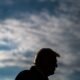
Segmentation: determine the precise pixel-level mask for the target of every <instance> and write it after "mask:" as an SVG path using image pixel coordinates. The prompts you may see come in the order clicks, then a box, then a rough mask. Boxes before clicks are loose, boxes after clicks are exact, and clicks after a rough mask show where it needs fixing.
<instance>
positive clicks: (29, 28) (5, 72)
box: [0, 0, 80, 80]
mask: <svg viewBox="0 0 80 80" xmlns="http://www.w3.org/2000/svg"><path fill="white" fill-rule="evenodd" d="M43 47H48V48H51V49H53V50H55V51H56V52H58V53H59V54H60V55H61V58H59V59H58V64H59V67H58V68H57V70H56V72H55V74H54V75H53V76H50V77H49V78H50V80H80V0H0V80H14V79H15V77H16V75H17V74H18V73H19V72H20V71H22V70H24V69H29V68H30V67H31V66H32V65H33V63H34V59H35V56H36V54H37V52H38V51H39V49H41V48H43Z"/></svg>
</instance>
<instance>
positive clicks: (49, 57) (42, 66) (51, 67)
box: [15, 48, 60, 80]
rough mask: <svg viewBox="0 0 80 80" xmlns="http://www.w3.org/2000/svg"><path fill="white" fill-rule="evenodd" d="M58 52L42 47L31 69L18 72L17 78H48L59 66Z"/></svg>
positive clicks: (26, 79) (23, 79)
mask: <svg viewBox="0 0 80 80" xmlns="http://www.w3.org/2000/svg"><path fill="white" fill-rule="evenodd" d="M56 57H60V55H59V54H58V53H56V52H55V51H53V50H52V49H50V48H42V49H41V50H40V51H39V52H38V54H37V56H36V59H35V64H34V66H32V67H31V68H30V70H24V71H22V72H20V73H19V74H18V76H17V77H16V79H15V80H48V76H50V75H52V74H54V71H55V69H56V67H57V58H56Z"/></svg>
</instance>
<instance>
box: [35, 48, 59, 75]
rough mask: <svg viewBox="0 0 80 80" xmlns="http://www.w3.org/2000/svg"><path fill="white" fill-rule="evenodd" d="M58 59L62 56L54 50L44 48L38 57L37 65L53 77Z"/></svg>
mask: <svg viewBox="0 0 80 80" xmlns="http://www.w3.org/2000/svg"><path fill="white" fill-rule="evenodd" d="M57 57H60V55H59V54H58V53H56V52H55V51H53V50H52V49H50V48H42V49H41V50H40V51H39V52H38V54H37V56H36V60H35V65H36V66H38V67H40V68H41V69H42V70H43V72H44V73H45V74H46V75H48V76H49V75H52V74H54V71H55V68H56V67H57Z"/></svg>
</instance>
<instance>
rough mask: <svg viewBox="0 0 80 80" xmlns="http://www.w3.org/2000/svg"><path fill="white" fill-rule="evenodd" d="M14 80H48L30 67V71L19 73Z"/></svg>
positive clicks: (34, 68)
mask: <svg viewBox="0 0 80 80" xmlns="http://www.w3.org/2000/svg"><path fill="white" fill-rule="evenodd" d="M15 80H48V77H47V76H44V75H43V74H42V73H41V72H40V71H39V70H37V69H36V67H35V66H32V67H31V69H30V70H24V71H22V72H20V73H19V74H18V76H17V77H16V79H15Z"/></svg>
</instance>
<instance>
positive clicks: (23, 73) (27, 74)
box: [15, 70, 30, 80]
mask: <svg viewBox="0 0 80 80" xmlns="http://www.w3.org/2000/svg"><path fill="white" fill-rule="evenodd" d="M29 77H30V70H23V71H21V72H20V73H19V74H18V75H17V77H16V79H15V80H24V79H25V78H29Z"/></svg>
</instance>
